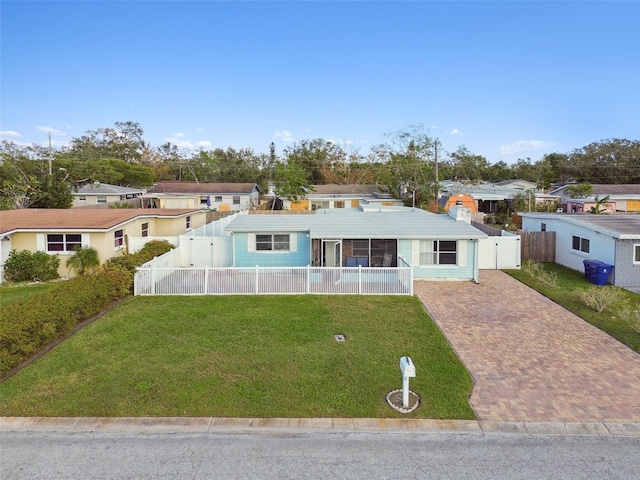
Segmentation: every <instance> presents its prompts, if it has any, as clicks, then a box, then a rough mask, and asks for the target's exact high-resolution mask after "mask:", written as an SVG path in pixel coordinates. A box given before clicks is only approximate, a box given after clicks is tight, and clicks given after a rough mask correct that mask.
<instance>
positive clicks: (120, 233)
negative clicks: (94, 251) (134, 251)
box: [113, 230, 124, 248]
mask: <svg viewBox="0 0 640 480" xmlns="http://www.w3.org/2000/svg"><path fill="white" fill-rule="evenodd" d="M123 245H124V230H116V231H115V233H114V234H113V246H114V247H116V248H119V247H122V246H123Z"/></svg>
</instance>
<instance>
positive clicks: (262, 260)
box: [233, 232, 311, 267]
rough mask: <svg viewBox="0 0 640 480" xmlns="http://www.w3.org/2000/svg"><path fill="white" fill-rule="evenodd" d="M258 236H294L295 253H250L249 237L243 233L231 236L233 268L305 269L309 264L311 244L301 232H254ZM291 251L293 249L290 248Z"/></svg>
mask: <svg viewBox="0 0 640 480" xmlns="http://www.w3.org/2000/svg"><path fill="white" fill-rule="evenodd" d="M256 233H257V234H258V235H260V234H273V233H275V234H276V235H279V234H286V233H288V234H289V235H290V236H291V237H293V236H295V240H293V239H291V242H292V243H293V242H295V251H288V252H272V251H250V250H251V249H250V247H249V243H250V239H249V237H250V235H251V234H248V233H244V232H238V233H234V234H233V266H234V267H255V266H256V265H260V266H261V267H306V266H307V265H309V264H310V262H311V260H310V259H311V254H310V252H311V242H310V239H309V237H307V235H306V234H305V233H301V232H256ZM292 249H293V248H292Z"/></svg>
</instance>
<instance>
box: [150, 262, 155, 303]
mask: <svg viewBox="0 0 640 480" xmlns="http://www.w3.org/2000/svg"><path fill="white" fill-rule="evenodd" d="M153 260H154V261H153V265H151V295H155V294H156V262H155V260H156V257H153Z"/></svg>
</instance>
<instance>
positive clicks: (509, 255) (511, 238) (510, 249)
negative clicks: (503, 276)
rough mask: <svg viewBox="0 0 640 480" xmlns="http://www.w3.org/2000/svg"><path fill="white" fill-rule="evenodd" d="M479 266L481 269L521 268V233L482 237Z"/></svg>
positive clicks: (479, 249)
mask: <svg viewBox="0 0 640 480" xmlns="http://www.w3.org/2000/svg"><path fill="white" fill-rule="evenodd" d="M478 268H480V269H481V270H500V269H503V268H514V269H517V268H520V235H512V234H510V235H503V236H501V237H488V238H481V239H480V244H479V248H478Z"/></svg>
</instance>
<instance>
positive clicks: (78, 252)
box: [67, 245, 100, 275]
mask: <svg viewBox="0 0 640 480" xmlns="http://www.w3.org/2000/svg"><path fill="white" fill-rule="evenodd" d="M99 265H100V259H99V258H98V251H97V250H96V249H95V248H91V247H79V246H77V245H76V246H75V247H73V255H72V256H71V257H69V258H68V259H67V267H70V268H73V269H74V270H75V271H76V272H78V275H84V274H85V273H87V272H89V271H91V270H93V269H94V268H96V267H98V266H99Z"/></svg>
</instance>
